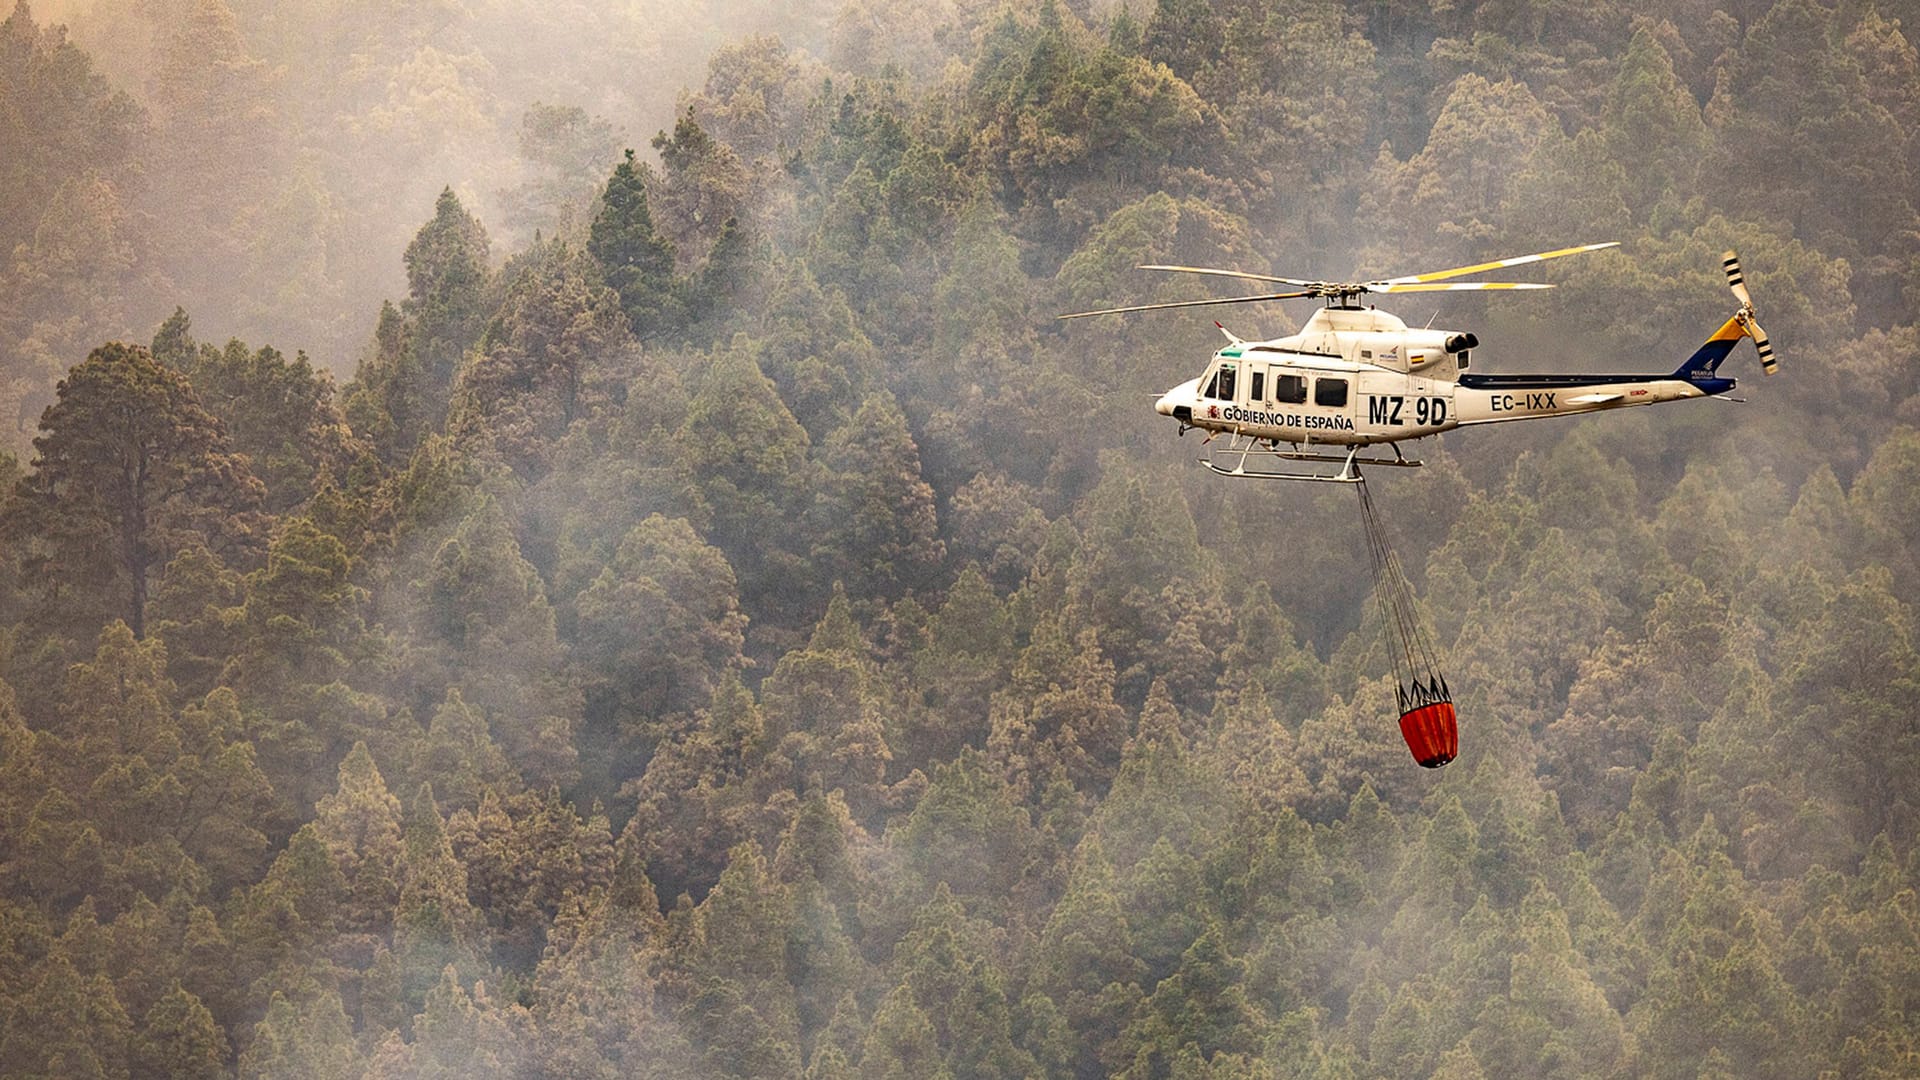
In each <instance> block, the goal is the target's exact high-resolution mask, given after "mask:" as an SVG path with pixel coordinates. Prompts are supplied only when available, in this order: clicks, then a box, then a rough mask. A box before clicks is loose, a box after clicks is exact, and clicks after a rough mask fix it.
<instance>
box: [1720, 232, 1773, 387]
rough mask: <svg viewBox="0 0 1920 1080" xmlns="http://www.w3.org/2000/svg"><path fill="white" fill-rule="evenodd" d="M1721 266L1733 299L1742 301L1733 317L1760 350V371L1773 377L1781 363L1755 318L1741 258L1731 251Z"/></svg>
mask: <svg viewBox="0 0 1920 1080" xmlns="http://www.w3.org/2000/svg"><path fill="white" fill-rule="evenodd" d="M1720 265H1721V267H1722V268H1724V269H1725V270H1726V272H1727V286H1728V287H1729V288H1731V289H1732V290H1733V298H1734V299H1735V300H1738V301H1740V310H1739V311H1738V312H1736V313H1735V314H1734V316H1733V317H1734V319H1735V320H1736V321H1738V322H1739V323H1740V328H1741V329H1742V330H1745V331H1746V332H1747V336H1748V337H1750V338H1752V339H1753V346H1754V348H1755V349H1757V350H1759V352H1760V370H1762V371H1764V372H1766V373H1767V374H1769V375H1772V374H1773V373H1774V372H1776V371H1779V370H1780V362H1779V361H1778V360H1776V359H1774V356H1773V343H1772V342H1770V341H1768V340H1767V332H1766V331H1765V330H1762V329H1760V320H1758V319H1756V318H1755V317H1754V313H1753V294H1752V293H1749V292H1748V291H1747V279H1746V276H1745V275H1743V274H1742V273H1741V272H1740V256H1738V255H1736V254H1734V253H1733V252H1731V251H1729V252H1727V253H1726V254H1725V255H1723V256H1721V258H1720Z"/></svg>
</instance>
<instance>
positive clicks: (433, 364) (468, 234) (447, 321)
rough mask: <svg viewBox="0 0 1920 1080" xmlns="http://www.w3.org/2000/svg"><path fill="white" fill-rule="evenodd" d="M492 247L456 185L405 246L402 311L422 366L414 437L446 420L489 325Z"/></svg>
mask: <svg viewBox="0 0 1920 1080" xmlns="http://www.w3.org/2000/svg"><path fill="white" fill-rule="evenodd" d="M488 247H489V245H488V242H487V230H486V228H485V227H484V226H482V225H481V224H480V221H479V219H478V218H476V217H474V216H473V215H472V214H470V213H468V212H467V209H466V207H464V206H462V205H461V204H460V197H459V196H458V195H455V194H454V193H453V189H452V188H446V189H444V190H442V191H441V192H440V197H439V198H438V199H437V200H435V202H434V205H433V219H432V220H431V221H428V222H427V223H426V224H425V225H422V226H421V227H420V231H419V232H418V233H416V234H415V235H414V238H413V241H412V243H409V244H408V245H407V251H406V256H405V261H406V266H407V301H406V303H405V304H404V305H402V310H403V311H404V313H405V315H406V317H407V324H408V327H409V329H410V330H411V333H410V334H409V335H408V343H409V345H410V346H411V351H412V354H413V356H414V357H415V358H416V361H417V363H418V364H419V365H420V371H421V375H422V386H421V390H420V398H419V400H420V402H421V404H422V406H423V407H424V410H425V413H424V415H423V416H422V418H421V419H422V421H423V423H422V424H421V427H420V428H419V429H417V431H415V432H414V433H413V434H414V437H415V438H416V439H417V438H418V437H420V436H421V435H424V434H426V433H429V432H432V431H434V430H435V429H437V428H438V427H439V426H440V423H441V421H442V420H444V419H445V417H446V415H447V405H448V402H449V400H450V396H449V395H450V392H451V388H452V386H453V378H454V375H455V374H456V373H457V372H458V371H459V370H460V364H461V360H462V358H463V357H464V356H465V354H466V351H467V349H468V348H470V347H471V346H472V345H473V343H474V342H475V341H477V340H478V339H479V337H480V332H481V331H482V330H483V329H485V326H486V318H487V310H486V301H487V292H488V289H489V288H490V287H491V284H492V269H491V267H490V266H489V264H488ZM382 344H383V345H384V344H385V343H384V341H383V343H382ZM383 351H384V349H383ZM386 404H389V406H391V404H392V403H391V402H388V403H386ZM397 419H398V418H396V420H397ZM402 430H403V432H404V431H405V429H402ZM403 441H405V442H408V443H411V442H412V441H413V440H403Z"/></svg>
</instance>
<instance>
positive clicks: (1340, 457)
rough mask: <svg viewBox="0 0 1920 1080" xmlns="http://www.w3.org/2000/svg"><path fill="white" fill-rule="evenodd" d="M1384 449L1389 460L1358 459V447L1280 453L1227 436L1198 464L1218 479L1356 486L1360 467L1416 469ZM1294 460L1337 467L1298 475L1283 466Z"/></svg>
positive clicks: (1265, 443)
mask: <svg viewBox="0 0 1920 1080" xmlns="http://www.w3.org/2000/svg"><path fill="white" fill-rule="evenodd" d="M1388 446H1389V448H1390V449H1391V450H1392V451H1393V456H1392V457H1390V458H1383V457H1361V456H1360V447H1358V446H1356V447H1354V448H1353V449H1351V450H1349V451H1347V452H1346V453H1345V454H1316V453H1313V452H1311V451H1306V450H1298V449H1295V450H1282V449H1280V444H1279V443H1276V442H1272V441H1270V440H1266V439H1255V438H1252V437H1250V436H1246V435H1234V436H1230V437H1229V439H1228V441H1227V444H1226V445H1225V446H1218V447H1213V448H1211V449H1210V450H1208V452H1207V456H1206V457H1203V458H1201V459H1200V464H1202V465H1205V466H1206V467H1207V468H1208V469H1209V470H1211V471H1213V472H1215V473H1218V474H1219V475H1221V476H1230V477H1239V478H1248V479H1254V480H1304V481H1307V482H1308V483H1316V484H1358V483H1360V482H1361V480H1362V477H1361V476H1360V467H1361V466H1363V465H1367V466H1372V465H1387V466H1392V467H1393V468H1396V469H1417V468H1419V467H1420V465H1421V463H1420V462H1418V461H1408V460H1407V458H1406V456H1405V455H1404V454H1402V453H1400V448H1399V447H1398V446H1394V445H1392V444H1391V443H1389V444H1388ZM1296 461H1298V462H1324V463H1326V464H1331V465H1338V466H1340V471H1339V472H1336V473H1332V474H1327V473H1322V472H1301V471H1295V470H1291V469H1288V468H1287V467H1286V465H1285V464H1284V463H1287V462H1296ZM1249 466H1252V467H1251V468H1250V467H1249ZM1269 466H1271V467H1269Z"/></svg>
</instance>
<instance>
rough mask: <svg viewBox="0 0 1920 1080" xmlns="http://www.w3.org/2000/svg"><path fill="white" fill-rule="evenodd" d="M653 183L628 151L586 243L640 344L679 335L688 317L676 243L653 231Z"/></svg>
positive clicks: (609, 182)
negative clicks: (676, 263) (676, 267)
mask: <svg viewBox="0 0 1920 1080" xmlns="http://www.w3.org/2000/svg"><path fill="white" fill-rule="evenodd" d="M649 181H650V177H649V175H648V171H647V169H646V168H645V167H644V166H641V165H637V164H635V162H634V160H633V151H632V150H628V151H627V156H626V159H625V160H624V161H622V162H621V163H620V164H619V165H617V166H615V167H614V170H613V175H612V176H611V177H609V178H608V180H607V186H606V188H605V189H604V190H603V191H602V192H601V193H600V207H599V211H598V212H597V213H596V214H595V215H594V218H593V226H592V228H591V229H590V230H589V233H588V240H587V252H588V253H589V254H591V255H592V256H593V257H594V258H595V259H597V260H599V263H600V270H601V273H602V274H604V275H605V280H606V283H607V284H608V285H609V286H610V287H611V288H612V289H613V291H615V292H617V293H619V294H620V306H621V308H622V309H624V310H625V311H626V313H627V319H628V320H629V321H630V322H631V323H632V325H633V332H634V336H636V337H638V338H641V339H642V340H651V339H656V338H661V337H666V336H669V335H671V334H673V333H675V332H677V331H678V329H679V328H680V324H681V322H682V320H683V318H684V316H683V311H684V302H683V301H682V299H681V296H680V293H681V291H682V287H681V283H680V281H679V279H678V278H676V277H675V276H674V250H673V243H672V241H670V240H668V239H667V238H666V237H664V236H661V235H659V234H658V233H656V232H655V231H654V226H653V215H652V213H651V212H649V210H648V209H647V186H648V183H649Z"/></svg>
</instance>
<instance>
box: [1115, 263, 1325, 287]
mask: <svg viewBox="0 0 1920 1080" xmlns="http://www.w3.org/2000/svg"><path fill="white" fill-rule="evenodd" d="M1139 269H1141V270H1168V271H1171V272H1173V273H1176V274H1212V275H1214V276H1215V277H1230V278H1242V279H1244V280H1246V281H1274V282H1278V283H1280V284H1282V285H1298V286H1300V287H1301V288H1307V287H1308V286H1312V285H1319V284H1321V283H1320V282H1318V281H1300V280H1298V279H1296V278H1290V277H1274V276H1273V275H1271V274H1249V273H1246V272H1245V271H1241V270H1216V269H1214V268H1213V267H1211V266H1159V265H1154V266H1142V267H1139Z"/></svg>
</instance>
